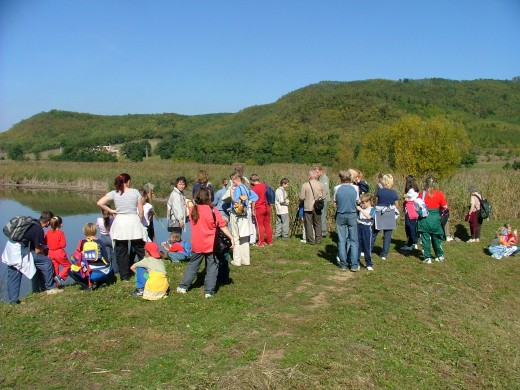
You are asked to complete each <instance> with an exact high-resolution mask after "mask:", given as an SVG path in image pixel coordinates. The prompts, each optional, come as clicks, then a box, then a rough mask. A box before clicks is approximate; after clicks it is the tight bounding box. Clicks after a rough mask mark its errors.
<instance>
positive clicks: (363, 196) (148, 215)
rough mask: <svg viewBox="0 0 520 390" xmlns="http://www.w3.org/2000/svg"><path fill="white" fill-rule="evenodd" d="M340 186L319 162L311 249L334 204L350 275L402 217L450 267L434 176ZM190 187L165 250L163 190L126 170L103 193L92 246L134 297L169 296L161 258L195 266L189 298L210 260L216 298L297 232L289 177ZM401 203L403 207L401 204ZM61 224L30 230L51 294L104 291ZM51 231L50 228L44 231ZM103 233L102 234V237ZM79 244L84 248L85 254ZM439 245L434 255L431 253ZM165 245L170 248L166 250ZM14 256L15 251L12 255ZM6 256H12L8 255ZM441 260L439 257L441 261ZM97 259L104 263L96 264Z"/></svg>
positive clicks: (503, 231) (476, 227) (175, 211)
mask: <svg viewBox="0 0 520 390" xmlns="http://www.w3.org/2000/svg"><path fill="white" fill-rule="evenodd" d="M339 181H340V183H339V184H338V185H336V186H335V187H334V189H333V191H332V196H331V191H330V181H329V178H328V177H327V175H326V173H325V170H324V169H323V167H321V166H316V167H314V168H313V169H312V170H310V171H309V174H308V181H306V182H305V183H303V184H302V186H301V191H300V193H299V196H298V200H299V202H300V207H299V213H301V214H300V215H301V218H302V221H303V240H302V241H304V242H305V243H308V244H320V243H321V241H322V238H323V237H326V236H327V235H328V233H329V228H328V221H327V207H328V204H329V202H331V201H332V202H333V204H334V209H335V223H336V232H337V235H338V256H337V261H338V264H339V267H340V268H341V269H342V270H347V269H350V271H352V272H357V271H359V270H360V269H361V258H362V257H364V260H365V268H366V269H367V270H368V271H373V269H374V266H373V262H372V253H373V249H374V243H375V241H376V239H377V237H378V235H379V233H380V232H381V233H382V236H383V245H382V250H381V253H380V258H381V260H386V259H387V258H388V256H389V253H390V244H391V240H392V232H393V230H395V228H396V220H397V219H398V218H399V216H400V213H401V211H402V212H404V217H405V231H406V236H407V242H406V245H404V246H403V247H401V248H400V250H401V251H405V252H408V251H412V250H415V249H418V243H419V240H420V243H421V247H422V253H423V259H422V262H424V263H432V259H433V260H435V261H439V262H442V261H444V250H443V248H442V242H443V241H444V240H445V239H446V238H447V237H449V234H446V230H447V229H448V230H449V227H447V219H448V216H449V212H448V203H447V200H446V197H445V196H444V194H443V193H442V192H441V191H440V190H439V189H438V188H437V183H436V181H435V180H434V178H433V177H428V178H427V179H426V180H425V183H424V188H423V189H422V190H419V187H418V185H417V183H416V180H415V178H414V177H413V176H408V177H406V183H405V192H404V194H403V195H402V196H400V195H399V194H398V193H397V191H396V190H395V189H394V188H393V187H394V179H393V176H392V175H391V174H380V175H379V176H378V183H377V186H376V188H375V191H374V194H373V196H372V195H371V194H370V192H369V185H368V183H367V182H366V181H365V180H364V178H363V174H362V173H361V172H360V171H359V170H356V169H346V170H340V171H339ZM187 186H188V181H187V179H186V178H185V177H184V176H179V177H178V178H176V179H175V181H174V188H173V190H172V192H171V194H170V196H169V198H168V201H167V220H168V225H167V226H168V227H167V230H168V231H169V232H170V240H168V241H167V242H163V243H161V244H160V246H159V245H158V244H156V243H155V242H154V239H155V231H154V225H153V219H154V216H155V212H154V208H153V206H152V204H151V201H152V199H153V195H154V186H153V185H152V184H149V183H148V184H146V185H145V186H144V187H143V189H142V190H141V191H138V190H137V189H135V188H133V187H132V186H131V178H130V176H129V175H128V174H126V173H122V174H120V175H118V176H117V177H116V178H115V180H114V190H112V191H110V192H108V193H107V194H106V195H104V196H103V197H101V198H100V199H99V200H98V202H97V205H98V206H99V207H100V208H101V212H102V215H101V217H99V218H98V220H97V221H96V224H95V225H94V224H87V225H88V226H87V225H86V226H85V228H84V234H85V237H86V240H84V241H82V242H86V241H89V240H90V241H95V242H96V243H98V244H99V247H100V251H99V252H100V259H103V257H104V259H103V260H105V259H106V260H109V261H110V262H111V265H112V268H113V271H115V272H116V273H119V277H120V279H121V281H123V282H128V281H129V280H130V278H131V275H132V274H135V275H136V278H135V279H136V280H135V283H136V289H135V291H134V292H133V294H132V295H135V296H142V297H143V298H145V299H149V300H155V299H160V298H163V297H165V296H166V295H167V294H168V291H169V284H168V278H167V273H166V268H165V266H164V262H163V261H162V259H169V260H171V261H172V262H174V263H177V262H180V261H188V262H189V264H188V265H187V267H186V270H185V273H184V276H183V278H182V280H181V282H180V283H179V285H178V286H177V288H176V291H177V292H178V293H181V294H182V293H186V292H187V291H188V289H189V287H190V285H191V283H192V282H193V280H194V279H195V277H196V274H197V271H198V269H199V267H200V265H201V263H202V261H203V260H204V262H205V265H206V277H205V283H204V293H205V294H204V296H205V297H206V298H211V297H212V296H213V295H214V294H215V292H216V290H217V288H218V284H219V283H225V282H226V281H227V280H228V278H229V266H228V264H232V265H233V266H236V267H240V266H249V265H250V246H251V245H256V246H258V247H264V246H269V245H272V244H273V238H279V239H288V238H289V234H290V231H289V230H290V226H289V225H290V219H289V205H290V201H289V197H288V193H287V188H288V186H289V180H288V179H287V178H283V179H281V180H280V185H279V186H278V188H277V189H276V191H273V193H274V194H270V190H271V191H272V189H271V188H270V187H269V186H268V185H267V184H266V183H263V182H261V181H260V177H259V176H258V175H257V174H253V175H251V176H250V177H249V179H248V178H246V177H245V176H244V174H243V168H242V166H236V167H235V170H234V172H233V173H232V174H231V175H230V178H229V180H228V179H227V178H225V179H223V180H222V181H221V188H220V189H219V190H218V191H216V192H215V190H214V188H213V186H212V185H211V183H210V182H209V175H208V174H207V172H206V171H204V170H201V171H200V172H199V174H198V178H197V182H196V183H195V184H194V185H193V187H192V194H191V197H190V196H186V194H185V189H186V187H187ZM469 191H470V194H471V202H470V206H469V211H468V216H467V220H468V221H469V223H470V230H471V235H472V238H471V239H470V240H469V241H470V242H478V241H479V239H480V226H481V224H482V219H481V218H480V217H479V210H480V202H479V200H481V199H482V197H481V196H480V194H479V193H478V192H477V190H476V188H475V186H470V188H469ZM400 199H402V201H403V205H402V208H400V207H399V200H400ZM271 204H274V205H275V208H274V210H275V212H276V227H275V231H274V237H273V229H272V227H271ZM62 223H63V221H62V219H61V218H60V217H59V216H54V215H53V213H52V212H50V211H45V212H43V213H42V214H41V216H40V219H39V221H38V223H34V224H33V225H31V226H30V228H29V229H27V231H26V232H25V234H24V238H23V240H22V242H21V245H20V247H21V249H20V251H21V252H22V254H24V253H25V254H27V253H30V254H31V255H32V258H33V261H34V266H35V268H36V269H38V270H40V271H41V273H42V275H43V289H44V290H46V291H47V294H56V293H59V292H61V291H62V290H60V289H58V287H61V286H63V285H64V284H65V280H66V279H67V277H68V276H72V277H73V279H75V280H76V281H77V282H79V283H80V284H82V288H84V289H92V288H95V287H96V285H92V284H91V283H90V281H89V283H87V281H86V279H82V278H79V277H77V274H75V273H74V272H73V271H74V269H71V267H72V268H73V267H74V265H73V264H72V263H71V262H70V261H69V259H68V258H67V254H66V252H65V246H66V239H65V235H64V233H63V231H62V230H61V226H62ZM47 227H50V228H49V230H47V232H46V233H45V232H44V228H47ZM219 230H220V231H221V232H222V233H223V234H224V235H225V236H227V238H228V239H229V243H230V244H229V250H230V251H231V252H232V254H231V255H230V254H229V253H214V242H215V237H216V235H217V233H218V231H219ZM98 233H99V238H98V237H97V234H98ZM517 240H518V237H517V231H516V230H514V231H513V230H512V228H511V227H510V226H509V225H505V226H503V227H501V228H500V229H499V231H498V232H497V238H496V240H494V241H493V243H492V244H491V245H490V247H489V251H490V253H491V254H492V256H493V257H494V258H497V259H499V258H501V257H503V256H508V255H512V254H514V253H515V252H516V251H517V247H516V246H515V244H516V243H517ZM81 245H83V244H79V246H78V248H77V251H81V249H82V248H81ZM432 247H433V251H432ZM161 249H163V251H161ZM10 250H12V249H10ZM4 255H5V251H4ZM434 256H435V257H434ZM96 260H97V259H96ZM22 271H23V270H21V268H20V267H17V266H16V265H8V272H7V276H8V295H9V301H10V303H15V304H16V303H19V302H20V301H19V292H20V291H19V290H20V281H21V275H22V273H23V272H22Z"/></svg>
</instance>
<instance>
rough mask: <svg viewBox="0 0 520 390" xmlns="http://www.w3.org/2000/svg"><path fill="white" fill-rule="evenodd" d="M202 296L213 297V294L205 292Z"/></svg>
mask: <svg viewBox="0 0 520 390" xmlns="http://www.w3.org/2000/svg"><path fill="white" fill-rule="evenodd" d="M204 298H213V294H210V293H206V294H204Z"/></svg>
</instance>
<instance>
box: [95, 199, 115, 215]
mask: <svg viewBox="0 0 520 390" xmlns="http://www.w3.org/2000/svg"><path fill="white" fill-rule="evenodd" d="M111 200H112V199H110V197H109V196H108V194H107V195H105V196H103V197H102V198H101V199H99V200H98V201H97V205H98V207H99V208H100V209H101V210H105V211H106V212H108V213H110V214H111V215H116V214H117V211H116V210H113V209H111V208H110V207H108V206H107V203H108V202H110V201H111Z"/></svg>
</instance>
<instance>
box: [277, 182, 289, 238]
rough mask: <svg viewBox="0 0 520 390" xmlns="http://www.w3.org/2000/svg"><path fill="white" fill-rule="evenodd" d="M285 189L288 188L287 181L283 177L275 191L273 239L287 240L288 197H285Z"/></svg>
mask: <svg viewBox="0 0 520 390" xmlns="http://www.w3.org/2000/svg"><path fill="white" fill-rule="evenodd" d="M287 187H289V180H288V179H287V178H285V177H284V178H283V179H282V180H280V187H278V188H277V189H276V191H275V201H274V207H275V209H276V230H275V234H274V236H275V238H283V239H288V238H289V197H288V196H287V190H286V188H287Z"/></svg>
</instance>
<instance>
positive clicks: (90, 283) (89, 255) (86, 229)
mask: <svg viewBox="0 0 520 390" xmlns="http://www.w3.org/2000/svg"><path fill="white" fill-rule="evenodd" d="M83 234H84V235H85V238H84V239H83V240H79V242H78V246H77V248H76V251H75V252H74V254H73V255H72V256H71V257H70V259H71V261H73V262H74V264H73V265H71V266H70V270H69V275H70V277H71V278H72V279H74V280H75V281H76V282H78V283H79V284H80V285H81V289H82V290H93V289H95V288H97V287H98V286H99V285H101V284H103V283H105V282H108V281H109V280H110V278H112V277H113V275H114V271H113V270H112V267H111V265H110V262H109V260H108V255H107V250H106V248H105V245H103V242H102V241H101V240H100V239H98V238H97V227H96V225H95V224H93V223H90V222H89V223H87V224H85V226H83Z"/></svg>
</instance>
